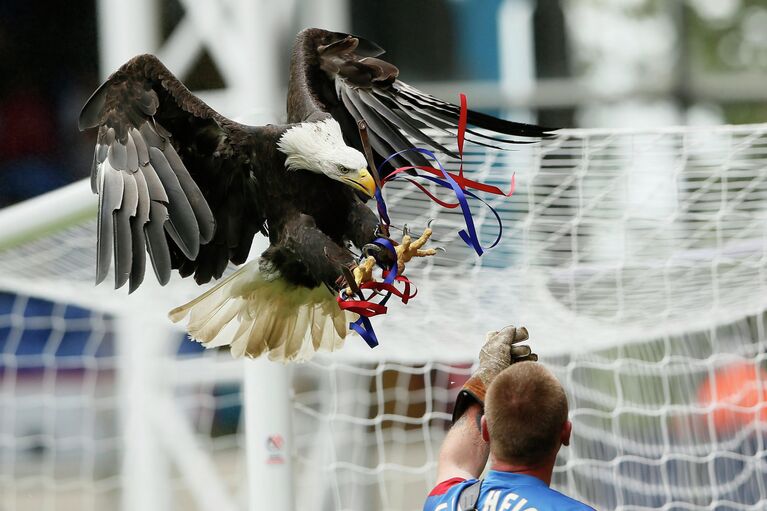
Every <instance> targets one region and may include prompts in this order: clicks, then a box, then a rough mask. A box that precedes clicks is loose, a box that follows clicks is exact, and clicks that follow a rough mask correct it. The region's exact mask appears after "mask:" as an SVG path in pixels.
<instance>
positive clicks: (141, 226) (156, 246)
mask: <svg viewBox="0 0 767 511" xmlns="http://www.w3.org/2000/svg"><path fill="white" fill-rule="evenodd" d="M79 126H80V129H81V130H83V129H86V128H93V127H98V129H99V132H98V138H97V143H96V151H95V154H94V160H93V168H92V170H91V188H92V189H93V192H94V193H98V195H99V213H98V247H97V262H96V274H97V278H96V281H97V283H98V282H101V281H102V280H104V278H105V277H106V276H107V274H108V271H109V265H110V261H111V259H112V255H113V254H114V262H115V287H116V288H117V287H121V286H122V285H124V284H125V283H126V282H128V281H129V282H130V286H129V289H130V291H133V290H135V289H136V288H137V287H138V286H139V284H140V283H141V282H142V281H143V278H144V270H145V267H146V253H147V252H148V253H149V258H150V260H151V263H152V266H153V268H154V271H155V274H156V276H157V279H158V280H159V282H160V283H161V284H163V285H164V284H166V283H167V282H168V279H169V278H170V273H171V269H172V268H177V269H178V270H179V273H180V274H181V275H182V276H188V275H191V274H192V273H194V275H195V280H196V281H197V282H198V283H203V282H207V281H209V280H210V279H211V277H220V276H221V274H222V273H223V271H224V269H225V268H226V266H227V263H228V261H230V260H231V261H233V262H235V263H241V262H244V260H245V259H246V257H247V255H248V251H249V249H250V245H251V242H252V239H253V236H254V234H255V233H256V232H257V231H264V230H265V226H264V222H265V219H264V215H263V212H262V211H261V209H260V208H259V201H258V199H259V194H258V186H257V185H258V183H257V180H256V177H255V176H253V174H252V173H251V171H250V165H249V161H250V160H251V152H252V147H251V141H252V139H253V137H254V136H257V135H258V130H259V129H265V128H250V127H247V126H242V125H239V124H237V123H235V122H233V121H230V120H229V119H226V118H225V117H223V116H221V115H219V114H218V113H217V112H215V111H214V110H212V109H211V108H210V107H208V106H207V105H206V104H205V103H204V102H202V101H201V100H200V99H199V98H197V97H195V96H194V95H193V94H192V93H191V92H189V90H188V89H187V88H186V87H185V86H184V85H183V84H182V83H181V82H180V81H179V80H178V79H176V77H174V76H173V74H171V72H170V71H168V69H167V68H166V67H165V66H164V65H163V64H162V63H161V62H160V61H159V60H157V58H156V57H154V56H152V55H141V56H138V57H135V58H133V59H132V60H130V61H129V62H128V63H126V64H125V65H124V66H122V67H121V68H120V69H119V70H118V71H117V72H115V73H114V74H113V75H112V76H111V77H110V78H109V79H108V80H107V81H106V82H105V83H104V84H102V85H101V87H99V88H98V89H97V90H96V92H95V93H94V94H93V95H92V96H91V98H90V99H89V100H88V102H87V103H86V104H85V106H84V107H83V110H82V112H81V113H80V119H79Z"/></svg>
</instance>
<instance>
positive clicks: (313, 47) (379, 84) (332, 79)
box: [288, 28, 550, 165]
mask: <svg viewBox="0 0 767 511" xmlns="http://www.w3.org/2000/svg"><path fill="white" fill-rule="evenodd" d="M383 53H384V50H383V49H382V48H380V47H379V46H378V45H376V44H375V43H372V42H370V41H367V40H365V39H362V38H360V37H356V36H352V35H348V34H343V33H338V32H328V31H325V30H321V29H316V28H312V29H307V30H304V31H303V32H301V33H300V34H299V35H298V37H297V38H296V42H295V45H294V48H293V56H292V61H291V76H290V84H289V90H288V121H289V122H302V121H306V120H313V119H317V118H322V116H327V115H332V116H333V117H334V118H335V119H336V120H337V121H338V122H339V123H340V124H341V127H342V129H343V130H344V135H345V137H346V138H347V142H348V143H350V144H352V145H354V146H356V147H358V148H359V146H360V144H359V136H358V134H357V126H356V121H359V120H364V121H365V122H366V124H367V126H368V129H369V137H370V143H371V146H372V148H373V150H374V151H375V152H376V153H377V154H378V156H379V158H386V157H387V156H389V155H391V154H393V153H395V152H398V151H402V150H405V149H408V148H410V147H412V146H413V142H412V141H416V142H417V143H421V144H425V145H427V146H429V147H430V148H432V149H433V150H435V151H439V152H441V153H444V154H447V155H449V156H452V157H457V155H456V154H455V153H454V152H453V151H451V150H450V149H449V148H447V147H445V146H443V145H442V144H440V142H439V141H438V140H436V139H435V138H434V137H433V136H432V135H431V133H442V134H445V135H450V136H455V134H456V132H457V130H458V124H459V115H460V108H459V107H458V106H457V105H453V104H451V103H447V102H445V101H442V100H441V99H438V98H436V97H434V96H431V95H429V94H426V93H424V92H421V91H420V90H418V89H416V88H415V87H412V86H410V85H408V84H407V83H405V82H403V81H401V80H399V79H398V75H399V70H398V69H397V68H396V67H395V66H394V65H392V64H390V63H388V62H386V61H384V60H381V59H379V58H378V56H380V55H381V54H383ZM467 122H468V124H469V125H473V126H476V127H477V128H481V129H482V130H483V131H478V130H474V129H467V131H466V140H467V141H471V142H473V143H475V144H479V145H489V146H493V147H500V148H508V147H509V146H508V144H509V143H525V142H529V141H532V140H534V139H539V138H543V137H547V136H550V132H549V131H550V130H547V129H546V128H542V127H540V126H535V125H531V124H523V123H518V122H511V121H506V120H503V119H498V118H496V117H493V116H491V115H486V114H483V113H481V112H476V111H473V110H468V113H467ZM511 137H513V138H511ZM411 140H412V141H411ZM379 161H380V160H379ZM406 163H410V164H412V165H427V164H428V162H427V161H426V160H425V158H424V157H423V156H422V155H421V154H420V153H417V152H414V151H409V152H406V153H404V154H403V155H402V156H401V157H399V158H395V159H394V160H393V164H394V165H403V164H406Z"/></svg>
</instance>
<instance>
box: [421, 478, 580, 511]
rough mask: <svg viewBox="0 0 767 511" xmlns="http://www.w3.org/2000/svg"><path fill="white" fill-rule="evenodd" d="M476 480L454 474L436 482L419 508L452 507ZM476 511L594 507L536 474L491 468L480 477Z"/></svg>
mask: <svg viewBox="0 0 767 511" xmlns="http://www.w3.org/2000/svg"><path fill="white" fill-rule="evenodd" d="M476 481H477V480H476V479H469V480H468V481H467V480H465V479H461V478H459V477H455V478H453V479H448V480H447V481H443V482H441V483H440V484H438V485H437V486H436V487H435V488H434V490H432V492H431V493H430V494H429V496H428V497H427V498H426V502H425V503H424V505H423V511H455V509H457V500H458V495H460V493H461V491H462V490H463V489H464V488H466V487H467V486H471V485H472V484H474V483H475V482H476ZM477 509H478V510H479V511H554V510H557V511H594V509H593V508H591V507H589V506H587V505H586V504H583V503H582V502H578V501H577V500H575V499H571V498H570V497H568V496H566V495H563V494H561V493H559V492H558V491H556V490H552V489H551V488H549V487H548V486H546V483H544V482H543V481H541V480H540V479H538V478H537V477H533V476H528V475H524V474H514V473H511V472H499V471H496V470H491V471H490V472H488V474H487V477H486V478H485V479H484V480H483V481H482V487H481V490H480V494H479V501H478V503H477Z"/></svg>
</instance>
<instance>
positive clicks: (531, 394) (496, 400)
mask: <svg viewBox="0 0 767 511" xmlns="http://www.w3.org/2000/svg"><path fill="white" fill-rule="evenodd" d="M571 428H572V425H571V424H570V422H569V421H568V420H567V397H566V396H565V391H564V389H563V388H562V385H561V384H560V383H559V381H558V380H557V379H556V377H554V375H553V374H551V372H550V371H549V370H548V369H546V368H545V367H544V366H543V365H541V364H538V363H536V362H520V363H517V364H513V365H511V366H509V367H508V368H506V369H504V370H503V371H502V372H501V373H500V374H498V376H496V377H495V379H494V380H493V382H492V384H491V385H490V387H489V389H488V390H487V395H486V397H485V416H484V418H483V420H482V436H483V437H484V438H485V440H486V441H489V442H490V452H491V453H492V455H493V458H494V459H495V460H496V461H502V462H506V463H509V464H513V465H538V464H540V463H542V462H547V461H553V459H554V458H555V457H556V454H557V452H558V451H559V448H560V446H561V445H568V444H569V443H570V431H571Z"/></svg>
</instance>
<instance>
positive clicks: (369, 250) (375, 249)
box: [362, 243, 383, 257]
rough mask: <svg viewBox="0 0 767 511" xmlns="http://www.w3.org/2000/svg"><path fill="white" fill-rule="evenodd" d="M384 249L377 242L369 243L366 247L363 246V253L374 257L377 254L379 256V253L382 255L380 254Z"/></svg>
mask: <svg viewBox="0 0 767 511" xmlns="http://www.w3.org/2000/svg"><path fill="white" fill-rule="evenodd" d="M382 250H383V249H382V248H381V247H380V246H378V245H376V244H375V243H368V244H367V245H365V246H364V247H362V253H363V254H364V255H365V256H366V257H370V256H373V257H375V256H378V255H380V254H381V251H382Z"/></svg>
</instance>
